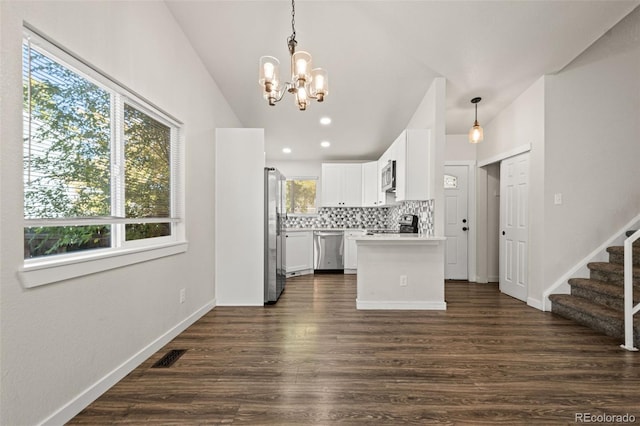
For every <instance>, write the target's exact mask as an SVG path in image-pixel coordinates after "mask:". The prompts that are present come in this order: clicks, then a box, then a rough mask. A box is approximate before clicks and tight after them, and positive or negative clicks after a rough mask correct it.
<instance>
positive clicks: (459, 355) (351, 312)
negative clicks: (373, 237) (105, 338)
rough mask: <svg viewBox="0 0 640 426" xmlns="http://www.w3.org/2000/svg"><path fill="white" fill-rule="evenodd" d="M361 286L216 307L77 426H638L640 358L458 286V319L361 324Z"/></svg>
mask: <svg viewBox="0 0 640 426" xmlns="http://www.w3.org/2000/svg"><path fill="white" fill-rule="evenodd" d="M355 285H356V283H355V276H353V275H315V276H302V277H295V278H293V279H289V280H287V289H286V291H285V292H284V294H283V295H282V297H281V299H280V300H279V301H278V303H276V304H275V305H268V306H265V307H217V308H215V309H214V310H212V311H211V312H209V313H208V314H207V315H205V316H204V317H203V318H201V319H200V320H199V321H197V322H196V323H195V324H193V325H192V326H191V327H190V328H189V329H188V330H186V331H185V332H184V333H182V334H181V335H180V336H178V337H177V338H176V339H174V340H173V341H172V342H170V343H169V344H168V345H166V347H164V348H163V349H162V350H160V351H158V353H157V354H154V355H153V356H152V357H150V358H149V359H148V360H147V361H145V362H144V363H143V364H142V365H140V367H138V368H137V369H136V370H135V371H134V372H132V373H131V374H129V375H128V376H127V377H125V378H124V379H123V380H122V381H121V382H120V383H118V384H117V385H116V386H114V387H113V388H112V389H110V390H109V391H108V392H106V393H105V394H104V395H103V396H102V397H100V398H99V399H98V400H96V401H95V402H94V403H93V404H91V405H90V406H89V407H87V408H86V409H85V410H84V411H82V412H81V413H80V414H78V416H76V417H75V418H74V419H72V421H70V422H69V424H85V425H86V424H164V425H172V424H176V425H190V424H194V425H195V424H234V425H306V424H308V425H329V424H334V423H341V424H354V425H357V424H366V425H376V424H393V425H398V424H420V425H424V424H474V425H478V424H491V425H494V424H508V425H513V424H544V425H546V424H574V423H575V415H576V413H591V414H594V415H596V414H620V415H623V414H627V413H628V414H631V415H633V416H635V418H636V421H640V355H639V354H638V353H630V352H627V351H624V350H621V349H620V348H619V347H618V345H619V343H620V342H617V341H615V340H614V339H612V338H610V337H607V336H603V335H600V334H598V333H596V332H594V331H592V330H590V329H588V328H586V327H583V326H580V325H577V324H574V323H572V322H570V321H568V320H565V319H563V318H560V317H558V316H555V315H553V314H551V313H544V312H540V311H538V310H536V309H533V308H530V307H528V306H526V305H525V304H523V303H522V302H520V301H518V300H516V299H513V298H511V297H509V296H505V295H503V294H501V293H500V292H499V291H498V289H497V286H496V285H493V284H473V283H467V282H447V283H446V291H445V296H446V301H447V310H446V311H358V310H356V309H355V297H356V291H355V290H356V288H355ZM171 349H187V352H186V353H185V354H184V355H183V356H182V357H181V358H179V359H178V360H177V361H176V363H175V364H174V365H173V366H172V367H170V368H165V369H153V368H150V367H151V365H153V363H154V362H155V361H157V360H158V359H160V358H161V357H162V356H163V355H164V354H165V353H166V352H167V351H169V350H171Z"/></svg>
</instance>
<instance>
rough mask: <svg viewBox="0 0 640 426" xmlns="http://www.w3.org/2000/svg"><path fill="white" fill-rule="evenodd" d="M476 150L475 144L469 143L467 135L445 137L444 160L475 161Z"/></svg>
mask: <svg viewBox="0 0 640 426" xmlns="http://www.w3.org/2000/svg"><path fill="white" fill-rule="evenodd" d="M469 127H471V126H469ZM476 148H477V144H473V143H469V136H468V135H447V136H446V143H445V149H444V160H445V161H476Z"/></svg>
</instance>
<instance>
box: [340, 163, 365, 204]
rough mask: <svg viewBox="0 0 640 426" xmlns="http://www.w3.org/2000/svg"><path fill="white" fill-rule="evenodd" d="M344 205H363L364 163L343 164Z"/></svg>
mask: <svg viewBox="0 0 640 426" xmlns="http://www.w3.org/2000/svg"><path fill="white" fill-rule="evenodd" d="M342 166H343V168H342V206H346V207H361V206H362V164H343V165H342Z"/></svg>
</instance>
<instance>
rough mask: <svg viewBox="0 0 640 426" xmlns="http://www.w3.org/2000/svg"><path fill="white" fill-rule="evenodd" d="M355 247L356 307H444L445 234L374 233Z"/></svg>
mask: <svg viewBox="0 0 640 426" xmlns="http://www.w3.org/2000/svg"><path fill="white" fill-rule="evenodd" d="M351 238H352V239H353V240H355V241H356V244H357V247H358V269H357V296H356V308H357V309H407V310H409V309H416V310H446V309H447V304H446V302H445V300H444V242H445V240H446V238H444V237H427V236H422V235H419V234H374V235H361V236H354V237H351Z"/></svg>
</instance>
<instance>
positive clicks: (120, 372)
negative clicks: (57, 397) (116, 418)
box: [40, 299, 216, 425]
mask: <svg viewBox="0 0 640 426" xmlns="http://www.w3.org/2000/svg"><path fill="white" fill-rule="evenodd" d="M215 306H216V300H215V299H213V300H212V301H210V302H208V303H207V304H206V305H204V306H203V307H201V308H200V309H198V310H197V311H196V312H194V313H193V314H191V315H190V316H188V317H187V318H185V319H184V320H183V321H181V322H180V323H178V324H176V325H175V326H174V327H173V328H171V329H170V330H168V331H167V332H166V333H164V334H163V335H162V336H160V337H158V338H157V339H156V340H154V341H153V342H151V343H150V344H149V345H147V346H146V347H144V348H142V349H141V350H140V351H139V352H138V353H136V354H134V355H133V356H132V357H131V358H129V359H128V360H126V361H125V362H123V363H122V364H120V365H119V366H118V367H116V368H115V369H114V370H113V371H111V372H110V373H109V374H107V375H106V376H104V377H103V378H102V379H100V380H98V381H97V382H96V383H94V384H93V385H91V386H89V387H88V388H87V389H86V390H85V391H83V392H82V393H80V394H79V395H78V396H76V397H75V398H74V399H72V400H71V401H69V402H68V403H67V404H65V405H64V406H62V407H61V408H59V409H58V410H57V411H56V412H54V413H53V414H52V415H50V416H49V417H47V418H46V419H45V420H43V421H42V422H41V423H40V424H41V425H62V424H65V423H66V422H68V421H69V420H71V419H72V418H73V417H74V416H75V415H76V414H78V413H79V412H80V411H82V410H84V409H85V408H86V407H87V406H88V405H89V404H91V403H92V402H93V401H95V400H96V399H98V397H99V396H100V395H102V394H103V393H105V392H106V391H108V390H109V389H110V388H111V387H112V386H113V385H115V384H116V383H118V382H119V381H120V380H122V378H123V377H125V376H126V375H127V374H129V373H130V372H132V371H133V370H134V369H135V368H136V367H138V366H139V365H140V364H142V363H143V362H144V361H146V360H147V359H148V358H149V357H150V356H151V355H153V354H154V353H156V352H158V350H160V349H161V348H162V347H163V346H164V345H166V344H167V343H169V342H170V341H171V340H172V339H173V338H175V337H176V336H177V335H179V334H180V333H182V332H183V331H184V330H186V329H187V328H188V327H189V326H190V325H192V324H193V323H194V322H196V321H197V320H199V319H200V318H201V317H202V316H204V315H205V314H206V313H207V312H209V311H210V310H211V309H213V308H214V307H215Z"/></svg>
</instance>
